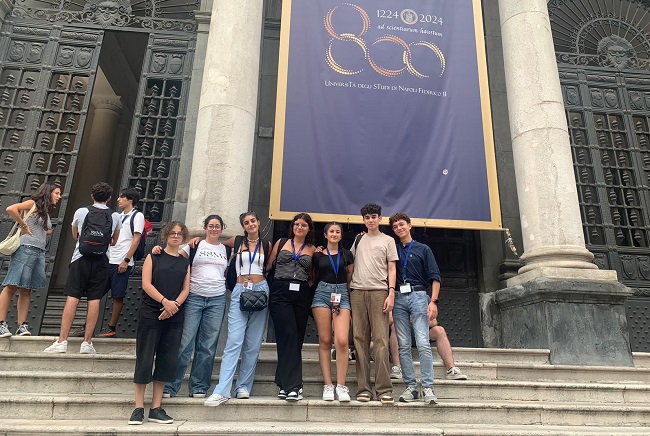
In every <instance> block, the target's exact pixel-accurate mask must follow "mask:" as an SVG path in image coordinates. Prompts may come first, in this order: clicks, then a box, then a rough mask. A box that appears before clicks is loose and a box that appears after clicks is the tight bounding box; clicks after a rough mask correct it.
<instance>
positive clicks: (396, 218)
mask: <svg viewBox="0 0 650 436" xmlns="http://www.w3.org/2000/svg"><path fill="white" fill-rule="evenodd" d="M397 221H406V224H411V218H409V216H408V215H407V214H405V213H404V212H397V213H396V214H395V215H393V216H392V217H390V218H389V219H388V225H389V226H391V227H393V224H395V223H396V222H397Z"/></svg>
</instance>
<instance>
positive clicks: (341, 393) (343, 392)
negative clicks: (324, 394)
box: [336, 385, 350, 403]
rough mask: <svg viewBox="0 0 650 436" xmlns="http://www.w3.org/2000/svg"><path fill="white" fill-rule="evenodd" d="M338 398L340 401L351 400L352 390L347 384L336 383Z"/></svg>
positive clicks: (346, 401)
mask: <svg viewBox="0 0 650 436" xmlns="http://www.w3.org/2000/svg"><path fill="white" fill-rule="evenodd" d="M336 398H337V399H338V400H339V402H340V403H348V402H350V390H349V389H348V387H347V386H343V385H336Z"/></svg>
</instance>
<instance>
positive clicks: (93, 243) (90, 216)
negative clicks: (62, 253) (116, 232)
mask: <svg viewBox="0 0 650 436" xmlns="http://www.w3.org/2000/svg"><path fill="white" fill-rule="evenodd" d="M87 209H88V213H87V214H86V218H84V222H83V225H82V226H81V233H80V234H79V253H81V255H82V256H102V255H105V254H106V252H107V251H108V247H109V246H110V245H111V239H112V237H113V211H112V210H110V209H108V208H107V209H102V208H98V207H95V206H88V208H87Z"/></svg>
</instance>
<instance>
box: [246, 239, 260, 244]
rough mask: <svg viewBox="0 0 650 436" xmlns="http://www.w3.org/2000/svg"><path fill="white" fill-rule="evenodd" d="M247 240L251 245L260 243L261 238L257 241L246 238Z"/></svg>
mask: <svg viewBox="0 0 650 436" xmlns="http://www.w3.org/2000/svg"><path fill="white" fill-rule="evenodd" d="M246 240H247V241H248V242H249V243H252V244H257V241H259V240H260V238H259V237H258V238H257V239H248V238H246Z"/></svg>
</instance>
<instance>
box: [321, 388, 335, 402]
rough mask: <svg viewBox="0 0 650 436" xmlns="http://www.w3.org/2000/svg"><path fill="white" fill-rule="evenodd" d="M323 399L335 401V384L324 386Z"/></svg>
mask: <svg viewBox="0 0 650 436" xmlns="http://www.w3.org/2000/svg"><path fill="white" fill-rule="evenodd" d="M323 401H334V385H325V386H323Z"/></svg>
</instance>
